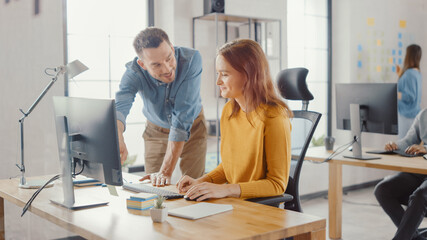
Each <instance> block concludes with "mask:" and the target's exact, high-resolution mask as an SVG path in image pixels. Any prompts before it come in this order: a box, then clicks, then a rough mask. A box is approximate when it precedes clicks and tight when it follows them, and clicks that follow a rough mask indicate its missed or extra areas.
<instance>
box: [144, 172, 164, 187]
mask: <svg viewBox="0 0 427 240" xmlns="http://www.w3.org/2000/svg"><path fill="white" fill-rule="evenodd" d="M146 179H150V181H151V184H153V186H157V187H163V186H165V185H169V184H170V183H171V176H168V175H166V174H163V173H161V172H156V173H152V174H148V175H145V176H144V177H142V178H141V179H139V181H144V180H146Z"/></svg>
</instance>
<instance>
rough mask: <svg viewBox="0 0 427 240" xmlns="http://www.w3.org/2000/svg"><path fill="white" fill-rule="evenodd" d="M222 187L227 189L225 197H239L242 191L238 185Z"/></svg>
mask: <svg viewBox="0 0 427 240" xmlns="http://www.w3.org/2000/svg"><path fill="white" fill-rule="evenodd" d="M224 186H225V187H226V189H227V197H235V198H239V197H240V194H241V192H242V191H241V190H240V185H239V184H224Z"/></svg>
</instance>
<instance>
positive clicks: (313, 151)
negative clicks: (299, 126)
mask: <svg viewBox="0 0 427 240" xmlns="http://www.w3.org/2000/svg"><path fill="white" fill-rule="evenodd" d="M363 150H364V151H369V150H372V149H369V148H363ZM377 150H378V149H377ZM331 153H332V151H326V150H325V147H313V148H309V149H308V150H307V153H306V156H305V160H311V161H317V162H321V161H323V160H324V159H326V158H327V157H329V155H331ZM351 154H352V153H351V152H349V151H344V153H342V154H339V155H338V156H336V157H334V158H333V159H332V160H330V161H329V162H328V163H329V189H328V199H329V237H330V238H332V239H340V238H341V236H342V165H351V166H358V167H368V168H378V169H385V170H394V171H399V172H409V173H419V174H427V161H426V160H425V159H424V158H423V157H422V156H420V157H413V158H406V157H402V156H399V155H377V154H375V155H376V156H381V159H376V160H355V159H350V158H344V157H343V156H344V155H351ZM369 155H374V154H369Z"/></svg>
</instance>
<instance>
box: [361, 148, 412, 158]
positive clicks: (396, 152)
mask: <svg viewBox="0 0 427 240" xmlns="http://www.w3.org/2000/svg"><path fill="white" fill-rule="evenodd" d="M366 153H372V154H399V155H400V156H403V157H419V156H420V155H413V154H408V153H406V152H405V151H402V150H394V151H386V150H374V151H367V152H366Z"/></svg>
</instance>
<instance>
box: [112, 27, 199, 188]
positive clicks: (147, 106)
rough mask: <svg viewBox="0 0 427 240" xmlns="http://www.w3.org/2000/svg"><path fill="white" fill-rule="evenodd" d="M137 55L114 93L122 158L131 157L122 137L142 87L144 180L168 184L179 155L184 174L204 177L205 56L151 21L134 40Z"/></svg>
mask: <svg viewBox="0 0 427 240" xmlns="http://www.w3.org/2000/svg"><path fill="white" fill-rule="evenodd" d="M133 45H134V48H135V51H136V54H137V57H136V58H135V59H134V60H133V61H131V62H129V63H128V64H126V68H127V69H126V72H125V73H124V75H123V77H122V80H121V82H120V90H119V91H118V92H117V93H116V110H117V119H118V120H117V128H118V137H119V145H120V157H121V161H122V162H123V161H125V160H126V157H127V154H128V152H127V148H126V144H125V142H124V138H123V132H124V130H125V126H126V125H125V122H126V116H127V115H128V114H129V111H130V109H131V107H132V103H133V101H134V99H135V96H136V94H137V93H138V94H139V95H140V96H141V98H142V100H143V102H144V108H143V109H142V113H143V114H144V116H145V117H146V118H147V125H146V128H145V131H144V134H143V138H144V143H145V171H146V173H147V174H148V175H146V176H144V177H143V178H142V179H141V180H144V179H151V182H152V184H153V185H157V186H163V185H165V184H170V180H171V175H172V173H173V171H174V169H175V165H176V163H177V161H178V158H179V157H181V162H180V168H181V172H182V173H183V174H187V175H189V176H192V177H200V176H202V174H203V173H204V169H205V161H206V148H207V145H206V141H207V131H206V123H205V117H204V115H203V109H202V103H201V98H200V81H201V74H202V59H201V56H200V53H199V52H198V51H196V50H194V49H190V48H184V47H177V46H175V47H174V46H172V44H171V43H170V41H169V37H168V35H167V34H166V33H165V32H164V31H163V30H161V29H159V28H155V27H148V28H146V29H145V30H143V31H141V32H140V33H139V34H138V35H137V36H136V38H135V40H134V44H133Z"/></svg>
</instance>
